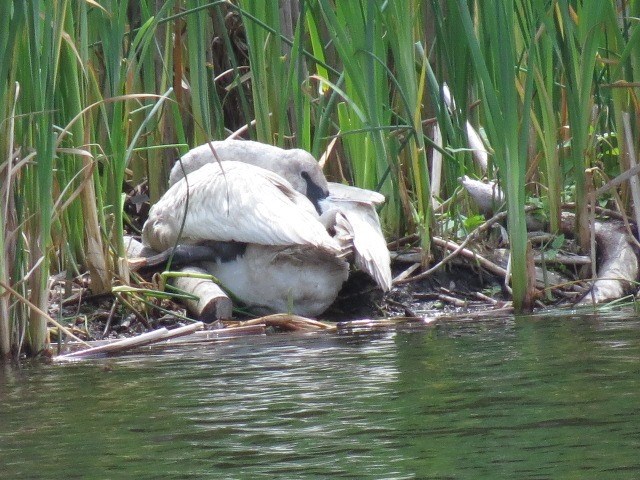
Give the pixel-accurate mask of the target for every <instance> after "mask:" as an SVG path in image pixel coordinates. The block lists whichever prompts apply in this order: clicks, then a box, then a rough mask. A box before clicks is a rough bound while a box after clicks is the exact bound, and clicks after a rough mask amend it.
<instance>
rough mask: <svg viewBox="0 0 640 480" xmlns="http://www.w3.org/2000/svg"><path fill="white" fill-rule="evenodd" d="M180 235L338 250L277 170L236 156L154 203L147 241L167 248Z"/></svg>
mask: <svg viewBox="0 0 640 480" xmlns="http://www.w3.org/2000/svg"><path fill="white" fill-rule="evenodd" d="M183 221H184V224H183ZM178 237H180V243H192V244H195V243H202V242H207V241H225V242H227V241H235V242H244V243H255V244H261V245H278V246H286V245H305V246H311V247H317V248H321V249H324V250H327V251H330V252H338V251H339V248H338V245H337V242H335V240H333V239H332V238H331V237H330V236H329V234H328V233H327V232H326V230H325V229H324V227H323V225H322V224H321V223H320V222H319V221H318V216H317V213H316V212H315V209H314V206H313V204H312V203H311V202H310V201H309V200H308V199H307V198H306V197H305V196H304V195H302V194H300V193H298V192H297V191H296V190H294V189H293V188H292V186H291V185H290V184H289V183H288V182H287V181H286V180H284V179H282V178H281V177H280V176H278V175H276V174H275V173H273V172H270V171H268V170H265V169H262V168H259V167H255V166H253V165H249V164H246V163H243V162H234V161H226V162H224V163H223V164H222V166H221V165H220V164H217V163H208V164H206V165H204V166H202V167H200V168H199V169H198V170H196V171H194V172H192V173H190V174H189V175H188V176H187V177H186V178H183V179H181V180H179V181H178V182H176V183H175V184H174V185H173V186H172V187H171V188H170V189H169V190H168V191H167V192H166V193H165V194H164V195H163V197H162V198H161V199H160V200H159V201H158V202H157V203H156V204H155V205H154V206H153V207H152V208H151V210H150V212H149V218H148V220H147V222H146V223H145V225H144V228H143V242H144V243H145V244H146V245H148V246H150V247H151V248H153V249H154V250H157V251H164V250H166V249H167V248H170V247H172V246H174V245H175V244H176V243H177V242H178Z"/></svg>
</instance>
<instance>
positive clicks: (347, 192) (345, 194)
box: [329, 182, 384, 205]
mask: <svg viewBox="0 0 640 480" xmlns="http://www.w3.org/2000/svg"><path fill="white" fill-rule="evenodd" d="M329 197H331V199H333V200H336V201H341V200H346V201H352V202H363V203H370V204H372V205H382V204H383V203H384V195H382V194H381V193H378V192H374V191H373V190H366V189H364V188H358V187H352V186H351V185H344V184H342V183H335V182H329Z"/></svg>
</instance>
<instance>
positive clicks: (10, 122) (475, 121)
mask: <svg viewBox="0 0 640 480" xmlns="http://www.w3.org/2000/svg"><path fill="white" fill-rule="evenodd" d="M638 18H640V1H637V0H623V1H617V0H616V1H614V0H606V1H604V0H603V1H587V0H533V1H532V0H508V1H504V0H487V1H483V2H475V1H470V0H430V1H426V2H425V1H419V0H407V1H383V0H371V1H370V0H353V1H348V2H347V1H345V2H339V1H331V0H280V1H278V2H274V1H271V2H256V1H253V0H234V1H220V0H218V1H206V0H194V1H188V2H187V1H183V0H168V1H164V2H155V1H150V0H142V1H139V2H130V1H128V0H32V1H29V2H24V1H20V0H10V1H3V2H0V176H1V178H2V181H1V182H0V356H1V357H7V356H10V355H13V356H18V355H19V354H20V353H21V352H23V351H28V352H30V353H32V354H36V353H38V352H41V351H43V350H44V349H45V348H46V347H47V345H48V331H47V325H49V326H52V327H53V325H55V324H57V325H59V326H57V327H55V328H63V327H64V326H65V325H69V324H70V323H71V324H72V325H73V326H74V328H76V327H78V325H76V322H77V319H78V318H81V317H79V316H78V315H77V312H78V310H77V308H76V309H75V310H74V312H75V313H74V314H73V315H72V316H73V319H71V320H70V319H69V318H66V315H67V314H69V312H70V310H69V305H72V304H73V305H76V306H77V305H79V304H80V305H82V304H83V299H84V297H85V296H86V294H87V288H89V289H90V291H91V295H93V297H94V298H96V299H102V300H100V301H106V305H105V306H106V311H107V312H110V314H109V316H108V318H109V319H110V318H112V317H113V315H115V314H118V315H120V316H123V315H124V316H126V313H125V314H123V313H122V311H123V310H126V311H128V312H130V314H131V315H133V316H134V318H135V319H136V322H138V324H139V325H142V326H143V327H144V326H145V325H148V324H149V321H150V320H149V318H154V319H157V318H158V316H159V314H158V312H159V311H166V312H173V311H174V304H173V300H174V299H175V298H176V297H175V294H173V293H171V292H170V291H169V290H164V291H161V290H158V288H157V287H158V284H163V281H162V280H161V281H158V280H155V281H154V283H150V279H149V278H143V277H141V276H139V275H138V274H136V273H132V272H131V271H130V269H129V267H128V264H127V262H126V260H125V258H126V245H125V243H124V240H123V239H124V236H125V233H129V234H133V235H136V234H138V233H139V230H140V228H141V222H143V221H144V218H145V213H146V211H147V210H148V207H149V203H151V204H153V203H154V202H155V201H157V199H158V198H159V197H160V196H161V194H162V193H163V192H164V190H165V189H166V182H167V178H168V172H169V169H170V168H171V165H172V163H173V161H174V160H175V159H176V158H177V157H179V156H180V155H181V154H183V153H185V152H186V151H188V150H189V149H190V148H191V147H193V146H196V145H201V144H203V143H205V142H207V141H209V140H212V139H223V138H227V137H228V136H229V135H231V134H233V135H235V136H236V137H238V138H246V139H253V140H258V141H261V142H264V143H269V144H273V145H277V146H281V147H286V148H293V147H296V148H303V149H305V150H307V151H309V152H311V153H312V154H313V155H314V157H316V158H317V159H320V161H321V162H322V164H323V168H324V171H325V173H326V175H327V177H328V178H330V179H332V180H334V181H338V182H345V183H349V184H352V185H356V186H359V187H363V188H367V189H371V190H376V191H379V192H381V193H383V194H384V195H385V197H386V199H387V200H386V203H385V205H384V207H383V208H382V209H381V210H380V212H379V213H380V217H381V220H382V224H383V227H384V230H385V233H386V236H387V238H388V240H389V241H393V242H395V243H393V244H392V245H394V246H396V247H397V248H396V249H397V250H398V252H399V253H398V255H400V256H401V257H402V258H400V259H399V260H398V263H396V274H398V275H400V278H398V279H396V284H398V285H399V284H401V283H403V282H404V283H409V284H411V282H412V281H413V282H417V281H426V280H424V279H425V278H426V277H428V276H429V274H432V273H433V270H434V265H436V264H437V260H439V259H442V258H443V257H447V256H448V253H451V252H452V251H456V254H455V255H453V256H451V257H450V258H451V259H453V258H454V257H455V259H457V260H459V259H460V258H462V257H461V256H460V255H461V254H463V255H471V256H472V257H473V258H472V260H467V265H469V263H471V264H473V265H474V266H475V267H474V268H478V269H479V270H481V271H483V272H491V274H492V275H498V276H503V277H504V279H505V280H504V282H503V283H504V287H502V286H500V287H499V288H501V289H502V291H503V292H504V294H505V295H506V296H505V298H507V299H508V300H510V301H512V302H513V306H514V308H515V309H516V310H522V309H526V308H532V307H533V306H534V305H535V304H536V302H542V303H544V304H550V303H553V302H556V301H558V300H560V299H562V298H565V297H571V298H573V297H575V299H576V300H577V299H578V297H579V296H580V294H579V293H578V294H572V293H571V288H568V287H566V286H565V287H564V288H555V289H552V288H551V285H552V283H553V282H551V281H550V278H551V277H550V275H551V274H552V273H553V270H554V269H555V270H556V271H558V272H559V273H560V274H563V275H564V276H563V277H560V278H559V279H558V282H560V283H563V282H568V284H570V285H573V283H572V282H574V281H575V280H584V279H589V278H592V277H593V276H594V275H595V274H596V271H595V270H596V268H595V267H596V263H597V262H596V260H597V258H596V253H597V251H596V248H595V238H596V236H597V235H599V234H598V233H597V229H598V228H599V227H597V224H598V223H597V222H596V215H598V216H599V217H605V216H606V217H608V218H615V219H617V221H618V222H619V223H618V224H616V227H615V230H618V231H620V232H621V235H622V237H623V238H627V239H629V238H630V239H631V240H629V242H631V243H630V245H631V247H630V248H632V249H633V248H635V246H636V245H637V241H636V240H635V235H636V227H635V225H637V223H638V220H639V218H638V217H639V216H640V213H639V211H638V210H637V205H640V189H639V186H638V181H637V174H638V171H639V169H638V167H637V160H636V150H637V144H638V135H635V134H634V133H633V132H637V131H638V118H639V116H638V113H639V109H638V97H637V91H638V85H639V80H640V79H639V76H640V65H639V64H638V59H640V42H639V41H638V36H639V35H640V24H638V22H637V19H638ZM465 176H466V177H468V178H471V179H485V180H489V181H492V182H497V184H496V185H497V187H498V188H499V189H500V191H501V192H502V193H501V195H502V197H500V201H494V202H493V204H494V205H492V207H493V208H494V211H491V212H481V209H480V208H479V207H478V204H477V202H474V201H471V200H470V197H469V194H467V193H466V192H467V190H465V189H464V188H463V187H462V185H461V184H460V182H459V179H461V178H464V177H465ZM492 198H494V199H496V198H497V197H492ZM567 211H570V212H571V214H572V217H571V219H570V220H567V218H568V217H567V216H566V215H565V214H564V213H563V212H567ZM531 212H534V213H531ZM481 213H482V214H481ZM485 215H486V216H485ZM533 215H535V216H537V217H539V218H538V219H539V220H540V219H541V221H539V222H538V224H537V226H536V229H540V230H542V231H543V232H544V235H542V236H541V235H538V237H539V238H538V239H531V238H530V237H529V235H528V229H529V230H531V225H529V226H528V225H527V223H528V222H530V221H531V220H532V218H533ZM485 222H486V223H485ZM605 230H607V227H605ZM470 235H471V238H470V239H469V240H467V237H469V236H470ZM616 238H618V237H616ZM615 241H617V240H615ZM492 242H494V243H492ZM532 243H533V244H534V246H537V247H540V248H537V250H539V251H540V256H541V258H539V259H538V263H539V264H540V267H539V268H540V269H541V275H542V279H541V280H540V279H536V276H535V271H534V269H533V264H534V260H535V258H534V257H535V255H534V253H533V250H532V248H531V246H532ZM461 245H462V246H461ZM471 246H474V249H473V250H472V249H471V248H470V247H471ZM487 246H491V247H489V248H487ZM569 246H570V247H571V248H570V250H572V251H573V252H565V251H564V250H567V249H568V247H569ZM465 247H467V248H465ZM498 247H499V248H502V247H508V249H509V250H508V252H507V253H506V254H505V255H506V256H505V261H504V262H503V261H502V260H501V259H500V258H499V256H496V255H488V253H491V254H494V253H496V250H498ZM482 248H485V253H487V254H483V252H482V251H481V249H482ZM605 248H607V247H605ZM625 251H626V250H625ZM467 252H471V253H467ZM564 253H575V254H577V255H578V256H579V257H580V258H581V260H579V261H578V260H575V259H574V260H573V261H571V262H570V261H561V262H558V261H555V260H557V258H565V257H563V254H564ZM634 256H635V253H634ZM489 257H491V258H489ZM407 258H410V259H411V260H410V261H409V262H408V263H406V264H403V263H400V262H406V261H407ZM509 258H510V261H508V259H509ZM481 259H482V260H481ZM580 262H582V263H580ZM445 264H447V265H448V261H447V262H444V263H441V264H437V265H438V268H439V266H441V265H445ZM558 265H559V267H557V266H558ZM556 267H557V268H556ZM456 268H457V267H456ZM613 271H615V270H611V269H610V270H608V272H613ZM420 272H422V273H420ZM427 272H428V273H427ZM631 280H635V278H633V279H631ZM416 285H418V284H417V283H413V286H414V287H415V286H416ZM493 285H494V287H495V286H496V285H500V284H497V283H495V282H494V283H493ZM416 290H418V289H417V288H416ZM414 293H416V294H424V292H420V291H415V292H414ZM487 293H489V292H487ZM440 294H441V295H444V296H446V295H447V294H446V292H440ZM393 295H394V294H392V295H391V296H390V297H388V298H389V299H393ZM485 296H487V295H486V294H485ZM488 296H489V297H490V296H491V295H488ZM443 298H444V297H441V298H440V299H439V300H438V301H443V300H442V299H443ZM113 299H116V302H115V303H113ZM485 300H486V299H485ZM487 301H488V300H487ZM396 302H397V303H400V304H401V305H400V307H399V309H400V310H401V311H402V310H405V311H406V310H407V308H405V307H406V304H404V305H403V301H399V302H398V300H396ZM52 305H54V306H55V307H56V308H54V309H50V307H51V306H52ZM83 308H84V307H83ZM383 310H384V309H383ZM408 310H411V308H409V309H408ZM389 311H391V312H393V308H389V309H388V310H387V313H388V312H389ZM47 312H48V313H47ZM382 313H385V312H384V311H383V312H382ZM160 315H161V314H160ZM51 316H54V317H55V318H51ZM110 321H111V320H109V321H108V322H107V323H106V324H105V323H103V324H102V325H103V326H106V325H108V324H109V322H110ZM154 321H155V320H154ZM144 328H146V327H144ZM83 330H85V333H86V331H90V332H93V333H96V329H95V326H94V327H88V328H83ZM101 330H102V329H101ZM106 330H108V329H106Z"/></svg>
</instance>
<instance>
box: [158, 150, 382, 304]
mask: <svg viewBox="0 0 640 480" xmlns="http://www.w3.org/2000/svg"><path fill="white" fill-rule="evenodd" d="M213 151H215V156H214V153H213ZM217 161H221V162H226V161H237V162H243V163H248V164H252V165H256V166H259V167H262V168H264V169H267V170H270V171H272V172H274V173H276V174H278V175H279V176H280V177H282V178H285V179H286V180H287V181H288V182H289V183H290V184H291V185H292V186H293V188H294V189H295V190H297V191H298V192H300V193H302V194H303V195H305V196H306V197H307V198H308V199H309V200H310V201H311V202H312V203H313V205H314V206H315V208H316V211H317V212H318V213H320V214H322V217H323V219H324V220H323V222H324V224H325V227H326V228H328V229H336V230H337V231H336V235H335V237H336V239H337V240H338V241H339V242H340V245H341V248H342V249H343V250H347V251H351V252H353V256H354V260H355V264H356V266H357V267H358V268H360V269H361V270H364V271H365V272H367V273H368V274H369V275H370V276H371V277H372V278H373V279H374V280H375V281H376V283H377V284H378V285H379V286H380V288H381V289H382V290H383V291H385V292H386V291H388V290H390V289H391V280H392V276H391V259H390V256H389V250H388V248H387V243H386V241H385V238H384V235H383V233H382V229H381V227H380V219H379V218H378V214H377V212H376V209H375V207H376V206H377V205H381V204H382V203H384V196H383V195H381V194H380V193H377V192H373V191H371V190H365V189H361V188H357V187H351V186H349V185H343V184H340V183H333V182H327V180H326V178H325V177H324V174H323V173H322V170H321V169H320V166H319V165H318V162H316V160H315V159H314V158H313V156H312V155H311V154H310V153H309V152H307V151H305V150H301V149H291V150H284V149H282V148H279V147H274V146H272V145H267V144H264V143H260V142H254V141H250V140H232V139H229V140H219V141H213V142H210V143H207V144H204V145H200V146H199V147H195V148H193V149H192V150H190V151H189V152H187V153H186V154H185V155H183V156H182V158H181V159H180V161H178V162H176V164H175V165H174V166H173V169H172V170H171V174H170V177H169V184H170V185H173V184H174V183H175V182H177V181H178V180H180V179H181V178H182V177H183V176H184V174H185V172H186V173H187V174H188V173H191V172H194V171H196V170H198V169H199V168H200V167H202V166H203V165H206V164H209V163H215V162H217ZM338 212H339V213H340V215H339V216H338V217H337V218H336V213H338Z"/></svg>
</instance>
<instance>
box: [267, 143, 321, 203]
mask: <svg viewBox="0 0 640 480" xmlns="http://www.w3.org/2000/svg"><path fill="white" fill-rule="evenodd" d="M283 152H285V154H284V155H283V156H282V157H280V158H277V159H276V160H275V161H274V162H273V164H272V165H271V166H269V167H267V168H269V170H271V171H273V172H275V173H277V174H278V175H280V176H281V177H283V178H284V179H285V180H287V181H288V182H289V183H290V184H291V186H292V187H293V188H294V189H296V190H297V191H298V192H300V193H302V194H303V195H305V196H306V197H307V198H308V199H309V200H311V203H313V205H314V206H315V207H316V210H317V211H318V215H320V214H321V213H322V211H321V209H320V203H319V202H320V200H322V199H324V198H327V197H328V196H329V185H328V183H327V179H326V178H325V177H324V174H323V173H322V170H321V169H320V165H318V162H316V159H315V158H313V156H312V155H311V154H310V153H309V152H306V151H304V150H300V149H293V150H283Z"/></svg>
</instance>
